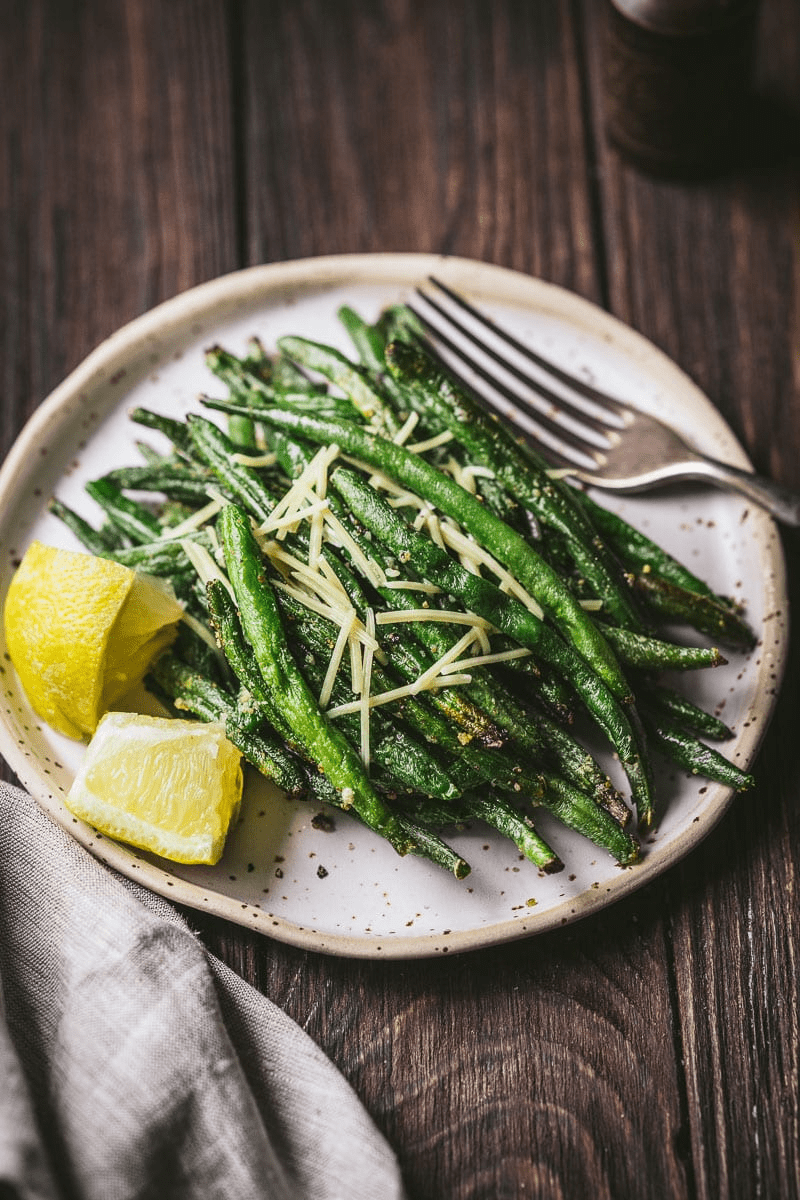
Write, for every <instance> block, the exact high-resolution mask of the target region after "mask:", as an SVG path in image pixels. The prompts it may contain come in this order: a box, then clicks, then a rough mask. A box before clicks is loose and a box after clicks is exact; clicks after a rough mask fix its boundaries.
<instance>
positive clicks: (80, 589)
mask: <svg viewBox="0 0 800 1200" xmlns="http://www.w3.org/2000/svg"><path fill="white" fill-rule="evenodd" d="M182 611H183V610H182V609H181V607H180V605H179V604H178V602H177V600H176V599H175V597H174V596H173V595H172V594H171V593H170V592H169V591H167V590H166V589H165V588H164V587H163V586H162V585H161V583H160V582H159V581H157V580H154V579H152V578H150V577H149V576H146V575H140V574H137V573H136V572H135V571H131V570H130V568H128V567H123V566H120V564H119V563H115V562H109V561H108V560H107V559H104V558H96V557H95V556H94V555H92V554H82V553H78V552H76V551H73V550H61V549H57V548H56V547H54V546H45V545H43V544H42V543H41V542H33V543H32V544H31V545H30V546H29V547H28V549H27V551H26V552H25V555H24V557H23V559H22V562H21V563H20V565H19V567H18V568H17V570H16V572H15V574H14V576H13V578H12V580H11V584H10V586H9V589H8V595H7V597H6V603H5V610H4V616H5V633H6V644H7V646H8V652H9V655H10V656H11V661H12V663H13V664H14V667H15V669H16V672H17V674H18V676H19V678H20V682H21V683H22V686H23V688H24V689H25V694H26V695H27V697H28V699H29V701H30V703H31V705H32V707H33V708H34V710H35V711H36V712H37V713H38V715H39V716H40V717H42V718H43V720H45V721H46V722H47V723H48V725H51V726H52V727H53V728H54V729H57V730H58V731H59V733H65V734H67V735H68V736H69V737H73V738H87V737H89V736H90V735H91V734H92V733H94V731H95V729H96V728H97V723H98V721H99V720H100V718H101V716H102V715H103V713H104V712H107V711H108V709H109V708H110V707H111V706H112V705H113V704H116V703H117V701H118V700H120V699H121V698H122V696H124V695H125V693H126V692H128V691H130V689H131V688H133V687H134V686H135V685H136V684H138V683H140V682H141V680H142V679H143V678H144V675H145V674H146V672H147V670H148V668H149V666H150V664H151V663H152V662H153V660H154V659H155V658H156V657H157V656H158V655H159V654H160V653H161V652H162V651H163V650H164V649H166V647H167V646H168V645H169V643H170V642H171V641H172V639H173V638H174V636H175V634H176V632H177V623H178V621H179V620H180V618H181V616H182Z"/></svg>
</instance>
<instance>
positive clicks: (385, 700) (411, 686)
mask: <svg viewBox="0 0 800 1200" xmlns="http://www.w3.org/2000/svg"><path fill="white" fill-rule="evenodd" d="M442 682H443V680H442V679H441V678H437V680H435V681H434V682H432V683H429V684H428V686H427V687H426V688H424V689H423V688H421V687H419V686H418V684H417V681H416V680H415V681H414V683H407V684H404V686H403V687H398V688H392V689H391V691H388V692H373V694H372V695H371V696H370V698H369V706H370V708H377V707H378V706H379V705H383V704H393V703H394V702H395V701H396V700H404V699H405V698H406V697H407V696H416V695H417V693H418V692H421V691H423V690H424V691H432V690H433V689H434V688H435V687H439V686H441V684H442ZM446 682H447V687H456V686H458V685H461V684H466V683H472V676H471V675H451V676H448V678H447V681H446ZM360 709H361V700H360V699H359V700H351V701H350V702H349V703H347V704H337V705H336V707H335V708H329V709H328V716H329V717H344V716H346V715H347V714H348V713H355V712H359V711H360Z"/></svg>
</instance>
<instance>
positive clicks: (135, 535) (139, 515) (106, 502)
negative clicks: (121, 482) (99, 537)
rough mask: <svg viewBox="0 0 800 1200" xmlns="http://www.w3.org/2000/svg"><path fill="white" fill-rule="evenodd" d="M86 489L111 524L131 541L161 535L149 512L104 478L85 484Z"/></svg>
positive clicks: (145, 539) (148, 539)
mask: <svg viewBox="0 0 800 1200" xmlns="http://www.w3.org/2000/svg"><path fill="white" fill-rule="evenodd" d="M86 491H87V493H88V494H89V495H90V496H91V497H92V499H93V500H95V501H96V502H97V503H98V504H99V505H100V507H101V508H102V509H103V511H104V512H105V514H106V516H107V517H108V519H109V521H110V522H111V524H112V525H113V526H114V527H115V528H116V529H118V530H119V532H120V533H122V534H124V536H125V537H127V538H130V540H131V541H132V542H136V543H141V542H152V541H154V540H155V539H156V538H158V537H160V536H161V533H162V529H161V525H160V524H159V522H158V521H157V520H156V518H155V517H154V516H153V514H152V513H151V512H148V510H147V509H146V508H144V507H143V505H141V504H137V502H136V501H135V500H131V499H130V497H128V496H123V494H122V492H121V491H120V490H119V488H118V487H116V486H115V485H114V484H113V483H110V482H108V480H105V479H95V480H93V481H92V482H91V483H87V484H86Z"/></svg>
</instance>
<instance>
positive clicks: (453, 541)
mask: <svg viewBox="0 0 800 1200" xmlns="http://www.w3.org/2000/svg"><path fill="white" fill-rule="evenodd" d="M440 530H441V534H442V537H443V538H444V540H445V542H446V543H447V545H448V546H450V548H451V549H453V550H456V551H457V552H458V553H459V554H463V555H464V556H465V557H466V558H470V559H471V560H472V561H473V562H475V563H476V564H480V565H481V566H484V567H486V568H487V570H489V571H491V572H492V574H493V575H496V576H497V578H498V579H499V580H500V584H501V586H502V585H505V587H504V591H507V592H508V594H509V595H511V596H514V597H515V599H517V600H520V601H521V602H522V603H523V604H524V605H525V607H526V608H527V609H528V610H529V611H530V612H532V613H533V614H534V616H536V617H538V618H539V620H540V621H541V620H543V618H544V612H543V611H542V608H541V606H540V604H539V603H538V601H536V600H535V599H534V598H533V596H531V595H530V593H529V592H527V591H526V590H525V588H524V587H523V586H522V584H521V583H519V581H518V580H516V579H515V578H514V576H513V575H512V574H511V573H510V572H509V571H507V570H506V569H505V567H502V566H501V565H500V563H499V562H497V560H496V559H494V558H492V556H491V554H489V553H488V552H487V551H486V550H484V549H483V547H482V546H479V545H478V543H477V542H474V541H473V540H472V538H468V537H466V536H465V535H464V534H463V533H461V531H460V530H458V529H457V528H456V526H455V525H452V524H451V523H450V522H444V521H442V522H440Z"/></svg>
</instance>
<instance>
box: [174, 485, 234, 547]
mask: <svg viewBox="0 0 800 1200" xmlns="http://www.w3.org/2000/svg"><path fill="white" fill-rule="evenodd" d="M226 504H227V500H225V499H224V498H223V497H222V496H215V497H214V498H213V499H212V500H211V501H210V502H209V503H208V504H206V505H204V506H203V507H202V508H198V510H197V512H195V513H192V515H191V516H190V517H187V518H186V520H185V521H181V523H180V524H179V525H173V526H172V527H171V528H170V529H165V530H164V532H163V533H160V534H159V535H158V537H157V538H156V541H158V542H174V541H176V540H178V539H179V538H182V537H185V536H186V534H187V533H195V532H196V531H197V530H198V529H200V528H201V527H202V526H203V525H205V524H206V522H207V521H210V520H211V518H212V517H215V516H216V515H217V513H218V512H220V511H221V509H223V508H224V507H225V505H226Z"/></svg>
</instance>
